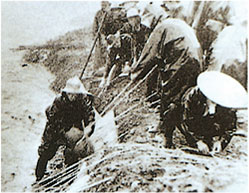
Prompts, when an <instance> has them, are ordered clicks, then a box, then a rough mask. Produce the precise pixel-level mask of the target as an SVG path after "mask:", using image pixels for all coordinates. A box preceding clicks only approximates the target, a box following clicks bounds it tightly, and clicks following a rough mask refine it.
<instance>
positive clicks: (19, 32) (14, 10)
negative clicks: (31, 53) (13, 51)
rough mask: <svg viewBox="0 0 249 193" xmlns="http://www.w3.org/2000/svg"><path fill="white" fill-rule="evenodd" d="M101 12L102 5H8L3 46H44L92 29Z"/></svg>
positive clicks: (13, 2)
mask: <svg viewBox="0 0 249 193" xmlns="http://www.w3.org/2000/svg"><path fill="white" fill-rule="evenodd" d="M98 9H100V2H98V1H91V2H90V1H84V2H83V1H74V2H73V1H62V2H61V1H50V2H49V1H12V2H11V1H4V2H2V15H1V16H2V45H5V46H6V45H7V46H8V47H13V46H18V45H30V44H34V43H41V42H44V41H47V40H49V39H52V38H54V37H56V36H58V35H62V34H64V33H66V32H67V31H71V30H74V29H79V28H82V27H84V26H87V25H91V24H92V22H93V19H94V15H95V14H96V12H97V10H98Z"/></svg>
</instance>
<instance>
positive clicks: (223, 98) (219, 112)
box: [164, 71, 247, 154]
mask: <svg viewBox="0 0 249 193" xmlns="http://www.w3.org/2000/svg"><path fill="white" fill-rule="evenodd" d="M225 85H229V86H225ZM246 107H247V93H246V91H245V89H244V88H243V87H242V86H241V85H240V84H239V82H237V81H236V80H235V79H233V78H232V77H230V76H228V75H226V74H223V73H220V72H217V71H207V72H204V73H202V74H200V75H199V76H198V80H197V85H196V86H194V87H191V88H189V89H188V90H187V91H186V93H185V94H184V95H183V97H182V99H181V108H182V110H181V111H182V114H181V116H182V120H181V121H179V122H177V123H176V124H175V127H171V128H170V127H167V128H166V129H165V130H164V132H165V137H166V146H167V147H172V146H173V143H172V134H173V130H174V129H175V128H176V127H177V128H178V129H179V130H180V131H181V132H182V134H183V135H184V136H185V138H186V141H187V143H188V145H190V146H191V147H196V148H198V150H199V151H200V152H201V153H203V154H208V153H210V152H211V153H216V152H220V151H222V150H224V149H225V148H226V146H227V145H228V144H229V142H230V141H231V138H232V136H233V134H234V132H235V131H236V121H237V117H236V109H238V108H246Z"/></svg>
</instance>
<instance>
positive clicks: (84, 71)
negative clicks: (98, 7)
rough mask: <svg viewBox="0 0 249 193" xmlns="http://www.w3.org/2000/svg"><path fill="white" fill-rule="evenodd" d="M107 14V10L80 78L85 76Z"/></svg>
mask: <svg viewBox="0 0 249 193" xmlns="http://www.w3.org/2000/svg"><path fill="white" fill-rule="evenodd" d="M106 15H107V12H105V14H104V16H103V19H102V21H101V24H100V27H99V29H98V32H97V35H96V37H95V39H94V42H93V45H92V48H91V51H90V54H89V55H88V58H87V60H86V63H85V65H84V67H83V70H82V72H81V74H80V77H79V79H80V80H81V79H82V77H83V75H84V72H85V70H86V67H87V64H88V62H89V60H90V58H91V56H92V52H93V49H94V47H95V45H96V42H97V40H98V38H99V34H100V30H101V29H102V26H103V23H104V21H105V17H106Z"/></svg>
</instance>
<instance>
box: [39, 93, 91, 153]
mask: <svg viewBox="0 0 249 193" xmlns="http://www.w3.org/2000/svg"><path fill="white" fill-rule="evenodd" d="M46 116H47V124H46V128H45V131H44V133H43V136H42V144H41V146H40V147H39V150H38V152H39V155H40V156H41V155H42V154H44V153H45V154H46V152H47V150H48V149H49V147H50V146H51V145H52V146H53V145H54V146H56V147H57V146H59V145H61V144H66V143H67V141H66V139H65V133H66V132H67V131H69V130H70V129H71V128H72V127H76V128H79V129H80V130H81V131H84V128H85V127H86V126H87V125H89V124H90V123H91V122H94V120H95V117H94V116H95V113H94V109H93V96H92V95H86V94H75V98H74V100H73V101H70V100H69V99H68V96H67V93H65V92H63V93H62V95H61V96H59V97H56V98H55V100H54V102H53V104H52V105H51V106H49V107H48V108H47V110H46ZM93 130H94V125H92V132H93ZM55 149H56V148H55ZM56 150H57V149H56ZM56 150H55V152H54V153H56Z"/></svg>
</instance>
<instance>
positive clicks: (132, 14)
mask: <svg viewBox="0 0 249 193" xmlns="http://www.w3.org/2000/svg"><path fill="white" fill-rule="evenodd" d="M135 16H140V15H139V13H138V10H137V9H136V8H131V9H129V10H128V11H127V17H128V18H129V17H135Z"/></svg>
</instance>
